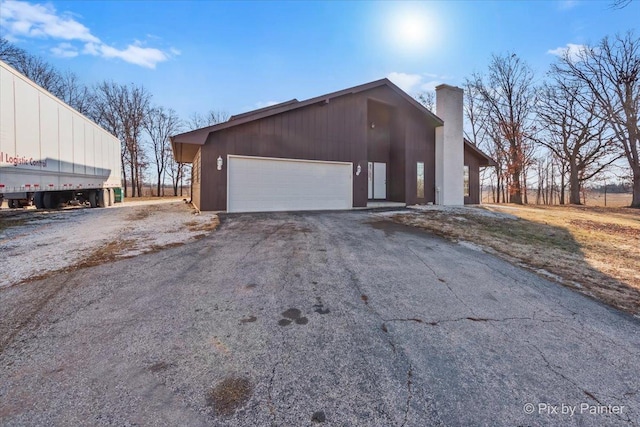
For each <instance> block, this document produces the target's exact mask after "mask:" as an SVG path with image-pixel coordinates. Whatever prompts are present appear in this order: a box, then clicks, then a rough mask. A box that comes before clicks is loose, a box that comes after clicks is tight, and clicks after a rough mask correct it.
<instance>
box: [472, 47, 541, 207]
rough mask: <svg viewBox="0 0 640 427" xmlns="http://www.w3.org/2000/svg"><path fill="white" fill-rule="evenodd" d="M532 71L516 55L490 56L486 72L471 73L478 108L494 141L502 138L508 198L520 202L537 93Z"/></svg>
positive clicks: (521, 201)
mask: <svg viewBox="0 0 640 427" xmlns="http://www.w3.org/2000/svg"><path fill="white" fill-rule="evenodd" d="M532 81H533V72H532V71H531V69H530V68H529V66H528V65H527V64H526V63H525V62H524V61H522V60H521V59H520V58H518V56H517V55H516V54H509V55H505V56H498V55H493V57H492V59H491V63H490V64H489V70H488V75H487V76H486V77H484V76H482V75H478V74H476V75H474V76H473V86H474V90H475V91H476V92H477V94H478V96H479V99H480V101H481V103H480V105H479V108H480V109H481V110H482V113H481V114H483V115H484V117H486V120H487V125H486V126H487V128H488V129H489V128H490V134H491V135H492V137H493V139H494V140H496V141H497V140H500V141H504V148H505V152H506V169H507V174H508V180H509V186H508V190H509V201H510V202H512V203H518V204H522V203H523V190H522V187H523V185H522V181H523V178H524V173H525V169H526V165H527V161H528V156H529V153H530V150H531V140H530V138H529V136H530V135H531V133H532V132H533V129H534V126H533V108H534V106H535V104H536V100H537V94H536V90H535V87H534V86H533V85H532Z"/></svg>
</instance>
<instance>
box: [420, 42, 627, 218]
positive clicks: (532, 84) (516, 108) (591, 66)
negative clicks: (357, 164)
mask: <svg viewBox="0 0 640 427" xmlns="http://www.w3.org/2000/svg"><path fill="white" fill-rule="evenodd" d="M545 77H546V78H545V79H543V81H542V82H540V83H538V82H537V80H536V76H535V74H534V72H533V70H532V69H531V67H530V66H529V65H528V64H527V63H526V62H525V61H524V60H522V59H521V58H520V57H518V55H517V54H516V53H507V54H502V55H497V54H494V55H493V56H492V57H491V61H490V63H489V66H488V69H487V70H486V71H484V72H478V73H474V74H472V75H471V76H470V77H468V78H466V79H465V82H464V85H463V86H464V91H465V118H466V120H467V123H468V126H467V130H466V132H465V135H466V137H467V139H468V140H470V141H471V142H472V143H474V144H476V145H477V146H478V147H480V148H482V149H484V150H486V151H487V153H488V154H490V156H491V157H492V158H493V159H494V160H495V165H494V166H493V167H492V168H491V169H490V172H491V173H490V174H489V176H488V177H487V180H488V181H489V182H490V183H491V184H492V185H491V188H492V197H493V201H494V202H497V203H500V202H511V203H518V204H522V203H529V202H530V201H532V196H534V195H533V194H529V191H531V190H532V185H531V184H532V183H531V182H529V181H534V182H535V183H536V184H537V188H535V187H536V186H533V187H534V188H533V190H534V191H535V199H536V200H535V201H536V203H553V199H554V193H557V194H558V195H559V197H558V201H559V203H560V204H565V203H566V202H568V203H571V204H581V197H580V196H581V194H582V190H583V188H584V187H585V185H587V184H588V183H589V182H592V181H594V180H595V179H598V178H599V177H601V176H603V174H604V173H608V174H613V173H615V170H614V169H613V167H614V166H616V165H617V164H619V163H620V162H625V164H626V165H628V168H627V167H625V168H624V170H625V172H624V173H623V174H622V177H623V178H625V179H628V180H629V181H630V182H631V188H632V194H633V196H632V202H631V206H633V207H640V130H639V118H640V39H638V37H637V36H636V35H635V34H634V32H633V31H629V32H627V33H625V34H623V35H616V36H614V37H605V38H603V39H602V40H601V41H600V42H599V43H598V44H597V45H595V46H584V47H583V48H580V49H578V50H577V51H576V50H569V49H568V50H566V51H565V53H564V54H563V55H562V56H560V57H559V58H558V60H557V61H556V62H555V63H554V64H553V65H552V66H551V68H550V70H548V72H547V73H546V75H545ZM417 99H418V100H419V101H420V102H422V103H423V104H424V105H425V106H427V108H429V107H432V106H433V95H432V94H428V93H422V94H419V95H418V96H417ZM557 179H559V181H560V182H559V183H558V182H556V180H557ZM567 189H568V194H569V200H565V192H566V190H567Z"/></svg>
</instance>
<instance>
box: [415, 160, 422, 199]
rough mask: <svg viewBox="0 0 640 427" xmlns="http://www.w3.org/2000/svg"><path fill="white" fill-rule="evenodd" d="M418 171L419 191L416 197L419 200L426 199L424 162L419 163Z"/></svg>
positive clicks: (417, 186)
mask: <svg viewBox="0 0 640 427" xmlns="http://www.w3.org/2000/svg"><path fill="white" fill-rule="evenodd" d="M416 171H417V177H418V180H417V185H416V188H417V190H418V191H417V194H416V195H417V196H418V199H424V162H418V164H417V168H416Z"/></svg>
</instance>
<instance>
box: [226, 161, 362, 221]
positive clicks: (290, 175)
mask: <svg viewBox="0 0 640 427" xmlns="http://www.w3.org/2000/svg"><path fill="white" fill-rule="evenodd" d="M352 174H353V165H352V164H351V163H345V162H325V161H314V160H295V159H277V158H264V157H249V156H234V155H230V156H228V160H227V186H228V187H227V211H228V212H265V211H302V210H326V209H351V207H352V206H353V195H352V193H353V183H352V182H353V181H352Z"/></svg>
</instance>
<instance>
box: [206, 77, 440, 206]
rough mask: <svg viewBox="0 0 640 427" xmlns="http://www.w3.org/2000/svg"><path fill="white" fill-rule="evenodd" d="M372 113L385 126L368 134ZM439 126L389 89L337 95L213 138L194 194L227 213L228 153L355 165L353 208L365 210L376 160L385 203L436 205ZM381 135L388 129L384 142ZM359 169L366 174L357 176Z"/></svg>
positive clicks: (379, 88)
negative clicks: (419, 177) (420, 165)
mask: <svg viewBox="0 0 640 427" xmlns="http://www.w3.org/2000/svg"><path fill="white" fill-rule="evenodd" d="M370 100H373V101H375V102H373V103H371V102H369V101H370ZM380 103H383V105H382V106H381V104H380ZM372 105H373V107H371V106H372ZM370 107H371V111H370ZM370 114H373V116H371V117H375V118H376V119H375V120H381V121H380V128H378V126H376V129H371V127H370V123H371V120H370ZM385 121H386V122H385ZM434 126H435V125H434V124H431V123H430V122H429V121H428V119H427V118H426V117H425V115H424V114H423V113H421V112H420V111H418V110H417V109H416V108H415V107H414V106H412V105H410V104H409V103H408V102H407V101H406V100H405V99H403V98H402V97H400V96H399V95H398V94H397V93H395V92H394V91H393V90H392V89H390V88H389V87H384V86H382V87H377V88H374V89H372V90H369V91H365V92H359V93H356V94H348V95H344V96H340V97H336V98H332V99H331V100H330V102H329V103H324V102H320V103H318V104H314V105H309V106H306V107H303V108H299V109H294V110H290V111H287V112H284V113H281V114H278V115H274V116H270V117H266V118H263V119H259V120H255V121H252V122H247V123H244V124H240V125H238V126H234V127H230V128H226V129H222V130H219V131H217V132H213V133H211V134H210V135H209V137H208V139H207V142H206V144H205V145H204V146H203V147H202V150H201V152H202V161H201V183H200V187H199V188H197V187H194V193H196V192H197V193H198V196H197V197H198V198H197V200H198V203H199V207H200V209H201V210H205V211H206V210H226V209H227V162H228V160H227V155H229V154H235V155H246V156H261V157H279V158H291V159H309V160H326V161H342V162H352V163H353V168H354V174H353V206H354V207H360V206H366V205H367V162H369V161H374V160H375V159H378V157H379V159H378V160H375V161H385V162H386V163H387V199H388V200H391V201H398V202H406V203H408V204H415V203H425V202H428V201H432V202H435V188H434V187H435V127H434ZM381 132H386V133H387V135H386V137H385V135H383V134H382V133H381ZM385 138H386V140H385ZM374 140H375V141H378V142H381V143H382V144H380V150H374V151H372V152H369V146H370V145H371V143H372V142H373V141H374ZM218 156H222V158H223V159H224V166H223V168H222V170H221V171H218V170H216V160H217V158H218ZM372 156H376V157H375V159H372ZM418 161H423V162H424V163H425V193H426V197H425V199H421V200H418V199H417V197H416V162H418ZM358 164H360V167H361V169H362V172H363V173H361V174H360V175H359V176H356V175H355V169H356V168H357V166H358ZM196 190H198V191H196ZM194 200H196V196H194ZM194 203H195V202H194Z"/></svg>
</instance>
